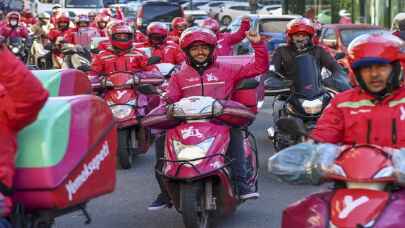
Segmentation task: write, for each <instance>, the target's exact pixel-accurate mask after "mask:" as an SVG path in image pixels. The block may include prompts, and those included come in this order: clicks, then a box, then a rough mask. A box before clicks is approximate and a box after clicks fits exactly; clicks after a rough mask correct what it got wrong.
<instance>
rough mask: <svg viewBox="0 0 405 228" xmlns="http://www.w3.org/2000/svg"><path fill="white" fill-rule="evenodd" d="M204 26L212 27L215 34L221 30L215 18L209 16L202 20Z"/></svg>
mask: <svg viewBox="0 0 405 228" xmlns="http://www.w3.org/2000/svg"><path fill="white" fill-rule="evenodd" d="M202 27H204V28H208V29H211V31H213V32H214V33H215V34H217V33H218V32H219V23H218V21H217V20H215V19H213V18H207V19H205V20H204V21H203V22H202Z"/></svg>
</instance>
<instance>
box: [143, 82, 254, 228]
mask: <svg viewBox="0 0 405 228" xmlns="http://www.w3.org/2000/svg"><path fill="white" fill-rule="evenodd" d="M253 82H254V83H253V84H255V85H254V86H253V87H256V86H257V85H258V82H257V81H256V80H253ZM253 87H252V86H248V85H246V86H244V87H240V89H251V88H253ZM161 107H162V106H161ZM154 111H156V112H154ZM154 111H152V112H151V113H150V114H148V116H147V117H146V118H145V119H144V121H143V125H144V126H147V127H151V128H159V127H161V126H166V124H167V123H165V121H164V120H161V121H158V119H159V118H160V117H158V116H157V115H156V114H157V113H159V111H162V109H155V110H154ZM167 112H168V113H167V115H168V116H170V117H167V115H166V114H164V108H163V114H162V116H161V118H163V119H165V118H168V120H169V121H170V120H171V121H177V123H176V124H177V126H175V127H174V128H170V129H169V130H167V133H166V142H165V148H166V152H165V158H164V159H163V162H164V167H163V170H158V172H160V173H161V175H162V176H163V177H164V179H165V187H166V190H167V191H168V193H169V195H170V198H171V200H172V202H173V204H174V206H175V208H176V210H177V211H179V212H180V213H181V214H182V216H183V222H184V224H185V227H186V228H197V227H198V228H206V227H209V226H210V224H211V223H212V216H213V215H227V214H231V213H233V212H234V211H235V210H236V208H237V206H238V205H239V204H240V203H242V201H241V200H240V199H239V194H238V192H237V188H236V184H235V182H234V180H233V178H232V171H231V170H230V169H229V165H230V164H231V162H232V160H231V159H230V158H229V156H228V155H227V150H228V145H229V141H230V136H229V132H230V127H229V126H227V125H224V124H223V123H224V122H223V121H225V120H224V119H222V118H221V117H224V116H234V115H239V116H243V118H242V119H244V121H246V122H245V123H244V124H242V125H246V126H247V125H248V124H249V123H250V121H251V120H252V119H254V117H255V114H254V113H252V112H250V111H248V108H247V107H245V106H244V105H242V104H240V103H238V102H234V101H230V100H227V101H218V100H215V99H214V98H212V97H204V96H193V97H187V98H183V99H181V100H180V101H178V102H176V103H174V104H172V105H171V106H170V107H168V110H167ZM236 113H238V114H236ZM221 120H222V121H221ZM218 121H219V122H218ZM221 122H222V123H221ZM244 153H245V157H246V162H247V164H246V166H247V167H248V170H249V172H248V173H249V177H250V178H249V184H250V185H251V187H256V188H257V177H258V161H257V148H256V144H255V140H254V137H252V135H251V134H250V133H247V132H246V133H245V139H244Z"/></svg>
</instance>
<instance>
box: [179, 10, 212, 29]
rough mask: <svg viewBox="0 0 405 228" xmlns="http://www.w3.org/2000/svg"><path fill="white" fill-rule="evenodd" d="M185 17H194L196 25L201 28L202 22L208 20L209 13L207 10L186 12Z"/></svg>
mask: <svg viewBox="0 0 405 228" xmlns="http://www.w3.org/2000/svg"><path fill="white" fill-rule="evenodd" d="M184 16H185V17H188V16H192V17H193V18H194V23H196V24H197V25H198V26H201V25H202V22H203V21H204V20H205V19H207V18H208V13H207V12H206V11H205V10H184Z"/></svg>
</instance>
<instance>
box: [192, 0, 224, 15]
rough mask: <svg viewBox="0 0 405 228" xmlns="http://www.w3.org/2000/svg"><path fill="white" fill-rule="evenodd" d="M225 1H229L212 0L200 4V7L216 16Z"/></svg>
mask: <svg viewBox="0 0 405 228" xmlns="http://www.w3.org/2000/svg"><path fill="white" fill-rule="evenodd" d="M225 3H228V2H227V1H210V2H209V3H207V4H205V5H202V6H199V7H198V9H200V10H205V11H206V12H207V13H208V15H210V16H214V17H215V16H216V15H217V14H219V11H220V10H221V8H222V7H223V6H224V5H225Z"/></svg>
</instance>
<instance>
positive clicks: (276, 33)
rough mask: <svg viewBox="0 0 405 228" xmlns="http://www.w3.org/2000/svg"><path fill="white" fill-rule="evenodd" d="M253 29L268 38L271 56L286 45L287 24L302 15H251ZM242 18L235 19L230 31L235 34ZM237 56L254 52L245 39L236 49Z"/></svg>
mask: <svg viewBox="0 0 405 228" xmlns="http://www.w3.org/2000/svg"><path fill="white" fill-rule="evenodd" d="M249 17H250V18H251V24H252V27H257V28H258V32H259V33H260V34H261V35H262V36H264V37H266V40H267V48H268V50H269V54H271V52H272V51H273V50H274V49H275V48H276V47H277V46H279V45H280V44H282V43H285V42H286V41H285V30H286V27H287V23H288V22H290V21H291V20H293V19H296V18H299V17H301V16H300V15H281V16H275V15H263V14H250V15H249ZM241 19H242V17H238V18H237V19H235V20H234V21H233V22H232V23H231V24H230V25H229V26H228V31H230V32H235V31H237V30H238V29H239V27H240V23H241ZM234 50H235V53H236V54H246V53H249V52H251V51H252V48H251V46H250V43H249V42H248V41H247V40H246V39H245V40H243V41H242V42H241V43H240V44H239V45H236V46H235V47H234Z"/></svg>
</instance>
